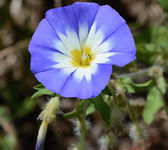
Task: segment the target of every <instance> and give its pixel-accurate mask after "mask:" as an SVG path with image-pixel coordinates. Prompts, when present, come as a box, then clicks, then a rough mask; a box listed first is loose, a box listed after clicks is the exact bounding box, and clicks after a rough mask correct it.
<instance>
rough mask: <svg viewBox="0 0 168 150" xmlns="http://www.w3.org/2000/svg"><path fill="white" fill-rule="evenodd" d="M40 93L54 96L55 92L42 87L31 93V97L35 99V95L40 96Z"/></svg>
mask: <svg viewBox="0 0 168 150" xmlns="http://www.w3.org/2000/svg"><path fill="white" fill-rule="evenodd" d="M42 95H51V96H56V94H55V93H54V92H51V91H49V90H48V89H46V88H42V89H39V90H38V91H37V92H35V93H34V94H33V95H32V97H31V99H35V98H37V97H39V96H42Z"/></svg>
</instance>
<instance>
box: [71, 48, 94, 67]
mask: <svg viewBox="0 0 168 150" xmlns="http://www.w3.org/2000/svg"><path fill="white" fill-rule="evenodd" d="M71 53H72V64H73V66H74V67H83V68H85V67H89V66H90V64H91V62H92V61H93V60H94V59H95V55H94V54H93V53H92V52H91V48H89V47H87V46H85V47H84V48H83V49H81V50H73V51H72V52H71Z"/></svg>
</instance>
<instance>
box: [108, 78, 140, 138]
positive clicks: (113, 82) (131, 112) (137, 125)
mask: <svg viewBox="0 0 168 150" xmlns="http://www.w3.org/2000/svg"><path fill="white" fill-rule="evenodd" d="M112 86H114V87H116V89H118V93H119V94H120V95H121V96H122V98H123V100H124V101H125V103H126V105H127V107H128V112H129V115H130V118H131V119H132V121H133V123H134V125H135V126H136V129H137V132H138V137H139V138H140V139H143V135H142V129H141V127H140V125H139V121H138V117H137V115H136V113H135V111H134V109H133V108H132V106H131V105H130V103H129V100H128V98H127V96H126V95H125V93H124V92H123V91H122V90H121V88H120V87H119V86H118V85H117V83H116V82H115V81H110V82H109V89H111V90H110V91H111V92H112V94H113V96H114V98H115V97H116V93H114V90H113V89H112Z"/></svg>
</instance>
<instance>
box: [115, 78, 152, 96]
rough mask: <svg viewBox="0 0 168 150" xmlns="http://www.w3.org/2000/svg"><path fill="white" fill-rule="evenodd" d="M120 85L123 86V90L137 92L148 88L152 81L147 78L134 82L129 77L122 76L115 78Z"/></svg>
mask: <svg viewBox="0 0 168 150" xmlns="http://www.w3.org/2000/svg"><path fill="white" fill-rule="evenodd" d="M117 82H119V84H120V86H121V87H122V88H123V90H124V91H126V90H127V91H128V92H129V93H135V92H139V91H142V90H145V89H148V88H149V87H151V86H152V85H153V81H152V80H149V81H147V82H144V83H139V84H137V83H134V82H133V81H132V79H131V78H130V77H122V78H120V79H118V80H117Z"/></svg>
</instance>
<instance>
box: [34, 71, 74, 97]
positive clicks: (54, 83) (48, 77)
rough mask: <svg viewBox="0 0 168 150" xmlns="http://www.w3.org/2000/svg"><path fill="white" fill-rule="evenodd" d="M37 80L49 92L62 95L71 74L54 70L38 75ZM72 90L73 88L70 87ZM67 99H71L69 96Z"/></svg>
mask: <svg viewBox="0 0 168 150" xmlns="http://www.w3.org/2000/svg"><path fill="white" fill-rule="evenodd" d="M35 76H36V78H37V79H38V81H39V82H41V83H42V84H43V85H44V86H45V88H47V89H48V90H50V91H52V92H55V93H57V94H60V93H61V91H62V88H63V87H64V84H65V83H66V81H67V80H68V78H69V77H70V76H71V74H67V73H65V72H64V71H63V70H62V69H56V68H55V69H53V70H48V71H44V72H40V73H37V74H36V75H35ZM69 88H71V87H69ZM67 97H69V96H68V95H67Z"/></svg>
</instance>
